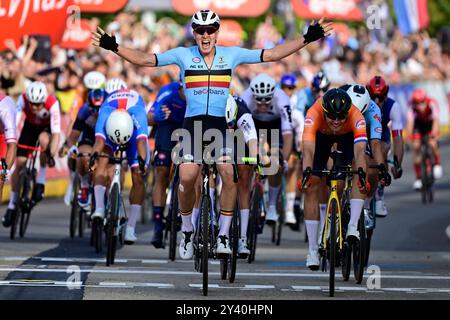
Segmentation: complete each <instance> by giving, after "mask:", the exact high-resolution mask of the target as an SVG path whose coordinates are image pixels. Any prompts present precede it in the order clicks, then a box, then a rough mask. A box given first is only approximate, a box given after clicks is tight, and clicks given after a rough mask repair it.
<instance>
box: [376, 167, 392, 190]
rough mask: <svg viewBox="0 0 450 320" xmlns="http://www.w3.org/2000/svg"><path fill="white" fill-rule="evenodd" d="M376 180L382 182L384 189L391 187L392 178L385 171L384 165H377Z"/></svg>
mask: <svg viewBox="0 0 450 320" xmlns="http://www.w3.org/2000/svg"><path fill="white" fill-rule="evenodd" d="M378 180H379V181H382V183H383V185H384V186H386V187H387V186H389V185H391V182H392V178H391V175H390V174H389V172H388V171H387V170H386V166H385V165H384V163H382V164H380V165H379V169H378Z"/></svg>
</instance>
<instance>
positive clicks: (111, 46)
mask: <svg viewBox="0 0 450 320" xmlns="http://www.w3.org/2000/svg"><path fill="white" fill-rule="evenodd" d="M100 47H102V48H103V49H106V50H111V51H113V52H117V51H119V50H118V48H119V44H118V43H117V42H116V36H110V35H109V34H107V33H106V32H105V33H104V34H102V36H101V37H100Z"/></svg>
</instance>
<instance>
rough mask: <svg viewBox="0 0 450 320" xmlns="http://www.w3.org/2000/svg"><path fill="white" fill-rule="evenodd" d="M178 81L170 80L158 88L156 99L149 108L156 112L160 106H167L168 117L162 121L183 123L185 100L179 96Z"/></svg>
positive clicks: (176, 123)
mask: <svg viewBox="0 0 450 320" xmlns="http://www.w3.org/2000/svg"><path fill="white" fill-rule="evenodd" d="M179 89H180V83H179V82H178V81H177V82H172V83H169V84H168V85H165V86H164V87H162V88H161V89H160V90H159V93H158V96H157V97H156V101H155V103H154V104H153V106H152V107H151V109H150V112H152V113H157V112H158V111H159V110H160V109H161V107H163V106H165V107H167V108H168V109H169V110H170V111H171V112H170V117H169V118H168V119H167V120H165V121H163V122H164V123H172V124H175V125H180V126H179V127H181V125H182V124H183V120H184V114H185V113H186V100H183V99H182V98H181V96H180V92H179Z"/></svg>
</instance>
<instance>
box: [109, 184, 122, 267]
mask: <svg viewBox="0 0 450 320" xmlns="http://www.w3.org/2000/svg"><path fill="white" fill-rule="evenodd" d="M119 197H120V195H119V186H118V185H117V184H115V185H113V188H112V190H111V193H110V195H109V203H108V207H109V210H107V214H106V217H107V219H108V222H107V223H106V246H107V247H106V265H107V266H109V265H110V264H114V259H115V257H116V248H117V235H116V228H117V225H118V219H119V205H120V204H119Z"/></svg>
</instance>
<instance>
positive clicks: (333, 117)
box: [325, 113, 347, 121]
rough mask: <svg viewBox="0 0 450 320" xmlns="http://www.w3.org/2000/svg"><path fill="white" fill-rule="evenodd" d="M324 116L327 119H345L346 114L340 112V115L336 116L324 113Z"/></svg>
mask: <svg viewBox="0 0 450 320" xmlns="http://www.w3.org/2000/svg"><path fill="white" fill-rule="evenodd" d="M325 116H326V117H327V118H328V119H330V120H341V121H342V120H345V119H347V115H346V114H345V115H344V114H340V115H337V116H335V115H333V114H330V113H325Z"/></svg>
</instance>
